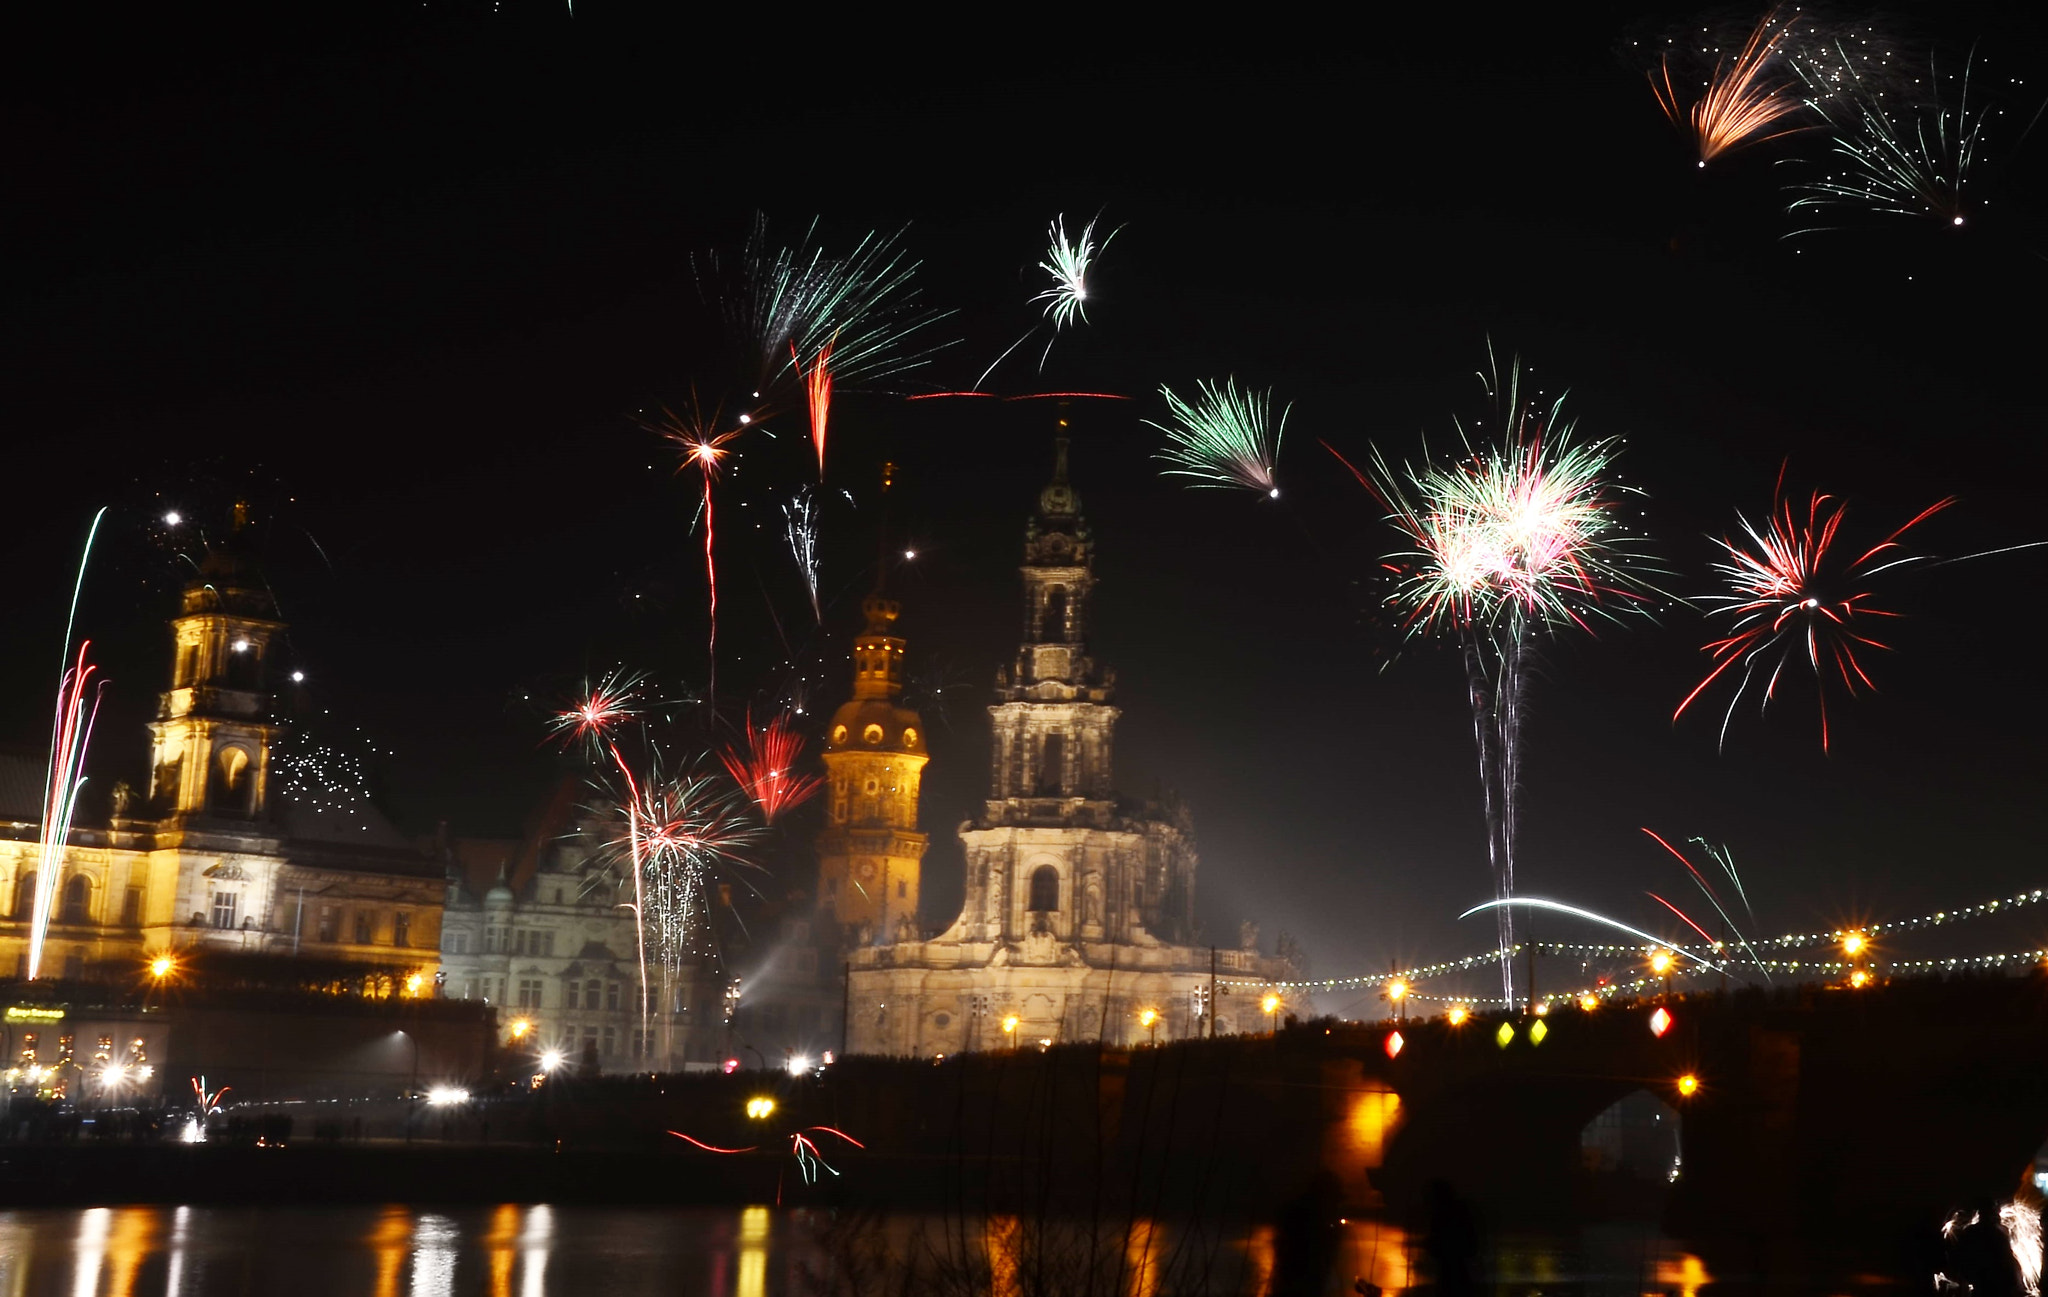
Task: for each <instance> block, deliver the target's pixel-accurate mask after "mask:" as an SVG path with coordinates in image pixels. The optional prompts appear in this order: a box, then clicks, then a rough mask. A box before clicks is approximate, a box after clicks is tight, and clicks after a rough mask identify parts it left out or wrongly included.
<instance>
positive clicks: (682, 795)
mask: <svg viewBox="0 0 2048 1297" xmlns="http://www.w3.org/2000/svg"><path fill="white" fill-rule="evenodd" d="M746 806H747V803H746V802H745V801H744V800H743V799H742V798H740V797H739V796H738V795H737V794H736V793H735V792H734V791H733V790H732V789H731V788H730V787H729V786H728V785H726V784H724V783H723V782H721V781H719V780H715V779H713V778H711V777H709V776H706V775H701V774H685V775H683V776H681V777H679V778H673V779H661V778H651V779H649V780H647V781H646V783H645V785H644V789H643V787H642V786H641V785H637V784H636V785H635V793H634V796H633V798H632V801H631V802H630V803H628V804H627V805H626V807H625V809H626V816H625V821H626V822H625V824H624V826H623V832H622V833H621V834H620V835H619V836H618V837H617V838H616V839H615V840H614V841H613V842H612V844H611V849H612V850H611V854H612V856H613V858H614V859H616V860H620V861H622V862H624V864H625V865H626V866H627V867H628V868H629V869H631V870H632V871H633V873H634V874H635V876H636V877H637V878H639V879H641V880H643V884H642V885H641V887H640V888H639V889H638V890H637V891H636V895H635V901H634V907H633V908H634V918H635V920H636V921H637V923H638V925H639V927H640V928H641V930H642V931H643V932H645V933H646V934H647V940H648V943H649V944H650V945H651V946H652V948H653V954H654V959H655V962H656V964H657V965H658V966H659V968H660V970H661V974H662V1002H663V1003H664V1004H668V1003H670V1002H671V1000H672V996H673V988H674V985H675V978H676V975H677V973H678V972H680V970H681V969H682V967H683V966H684V965H685V964H686V963H688V962H689V961H690V959H691V958H693V957H694V956H696V955H699V954H702V953H705V952H706V951H707V949H708V942H707V936H708V933H709V920H710V897H709V885H710V882H711V880H712V879H713V878H714V877H716V876H718V875H719V874H720V873H722V872H724V871H728V870H732V869H736V868H751V867H752V866H751V863H750V862H749V861H748V860H747V858H746V854H745V853H746V850H747V847H748V846H749V845H750V844H751V843H752V842H753V841H754V840H755V838H756V837H758V836H759V830H758V829H757V828H756V827H755V826H754V825H753V824H751V823H750V822H749V820H748V817H747V814H746Z"/></svg>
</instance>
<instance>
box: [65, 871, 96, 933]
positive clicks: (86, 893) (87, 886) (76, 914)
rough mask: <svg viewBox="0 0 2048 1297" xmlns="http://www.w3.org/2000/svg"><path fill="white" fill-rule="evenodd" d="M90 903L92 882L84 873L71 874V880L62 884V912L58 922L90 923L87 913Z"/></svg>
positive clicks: (89, 916)
mask: <svg viewBox="0 0 2048 1297" xmlns="http://www.w3.org/2000/svg"><path fill="white" fill-rule="evenodd" d="M91 904H92V884H91V883H90V882H87V881H86V877H85V875H84V874H73V875H71V881H70V882H68V883H66V884H64V912H63V917H62V918H61V919H59V920H58V922H60V923H90V922H92V918H91V915H90V914H89V913H88V910H89V909H90V907H91Z"/></svg>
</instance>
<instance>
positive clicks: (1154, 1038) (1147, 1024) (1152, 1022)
mask: <svg viewBox="0 0 2048 1297" xmlns="http://www.w3.org/2000/svg"><path fill="white" fill-rule="evenodd" d="M1138 1025H1139V1026H1141V1027H1143V1028H1144V1029H1145V1030H1146V1032H1147V1033H1148V1035H1149V1037H1150V1040H1149V1042H1148V1043H1150V1044H1152V1045H1155V1046H1156V1045H1157V1044H1158V1043H1159V1010H1157V1009H1144V1010H1140V1011H1139V1013H1138Z"/></svg>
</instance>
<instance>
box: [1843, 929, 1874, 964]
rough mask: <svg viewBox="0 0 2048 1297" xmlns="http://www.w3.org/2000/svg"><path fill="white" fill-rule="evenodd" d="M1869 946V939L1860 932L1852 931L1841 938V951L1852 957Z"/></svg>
mask: <svg viewBox="0 0 2048 1297" xmlns="http://www.w3.org/2000/svg"><path fill="white" fill-rule="evenodd" d="M1869 948H1870V939H1869V938H1868V937H1866V936H1864V935H1863V934H1862V933H1860V932H1852V933H1850V934H1849V935H1848V936H1846V937H1843V938H1842V953H1843V954H1845V955H1847V956H1848V957H1849V958H1851V959H1854V958H1856V956H1858V955H1860V954H1862V953H1863V952H1864V951H1865V950H1867V949H1869Z"/></svg>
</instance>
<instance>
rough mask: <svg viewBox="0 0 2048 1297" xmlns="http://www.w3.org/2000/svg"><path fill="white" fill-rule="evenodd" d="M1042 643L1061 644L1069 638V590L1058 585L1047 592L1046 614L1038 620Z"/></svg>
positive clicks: (1039, 635) (1039, 636)
mask: <svg viewBox="0 0 2048 1297" xmlns="http://www.w3.org/2000/svg"><path fill="white" fill-rule="evenodd" d="M1038 638H1039V641H1040V642H1041V643H1060V642H1063V641H1065V639H1066V638H1067V588H1066V587H1065V586H1063V585H1056V586H1054V587H1053V588H1052V589H1050V590H1048V591H1046V594H1045V613H1044V615H1042V616H1041V617H1040V618H1039V619H1038Z"/></svg>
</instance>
